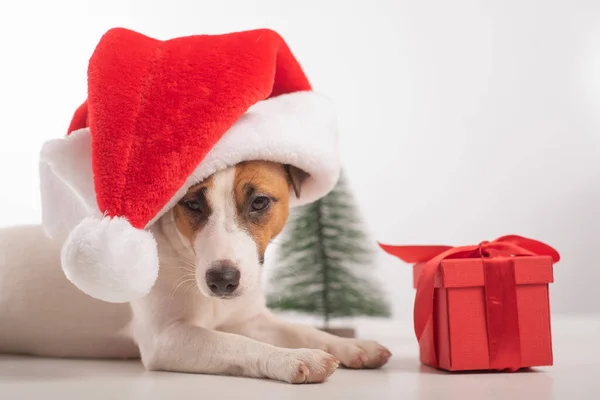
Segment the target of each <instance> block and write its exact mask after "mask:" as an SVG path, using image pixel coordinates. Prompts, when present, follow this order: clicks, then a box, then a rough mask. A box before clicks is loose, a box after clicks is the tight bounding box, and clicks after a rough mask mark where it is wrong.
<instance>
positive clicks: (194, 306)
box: [0, 168, 390, 383]
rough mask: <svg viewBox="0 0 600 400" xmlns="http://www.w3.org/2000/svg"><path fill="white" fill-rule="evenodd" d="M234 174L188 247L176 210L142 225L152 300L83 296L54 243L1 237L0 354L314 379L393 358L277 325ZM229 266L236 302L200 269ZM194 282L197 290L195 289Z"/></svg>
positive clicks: (371, 345) (23, 233) (222, 180)
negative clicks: (150, 249) (151, 257)
mask: <svg viewBox="0 0 600 400" xmlns="http://www.w3.org/2000/svg"><path fill="white" fill-rule="evenodd" d="M233 178H234V170H233V168H230V169H226V170H223V171H221V172H218V173H216V174H215V175H214V184H213V189H212V190H211V192H210V196H212V198H211V199H210V202H211V204H212V205H213V213H212V214H211V217H210V220H209V222H208V223H207V225H206V226H205V227H204V228H203V230H202V231H201V232H200V233H199V235H198V236H197V238H196V239H195V241H194V250H195V251H193V250H192V248H191V246H190V241H189V239H187V238H186V237H184V236H183V235H182V234H181V233H180V232H179V231H178V229H177V227H176V223H175V221H174V216H173V212H172V211H169V212H167V213H166V214H165V215H164V216H163V217H162V218H160V219H159V220H158V221H157V223H156V224H154V225H153V227H152V228H151V230H152V233H153V234H154V236H155V238H156V241H157V244H158V254H159V257H160V272H159V277H158V280H157V283H156V285H155V286H154V288H153V289H152V291H151V292H150V294H149V295H148V296H146V297H144V298H142V299H140V300H137V301H134V302H131V303H129V304H114V303H105V302H102V301H99V300H96V299H93V298H92V297H89V296H87V295H85V294H84V293H82V292H80V291H79V290H78V289H77V288H76V287H75V286H73V285H72V284H71V283H70V282H69V281H68V280H67V279H66V278H65V276H64V274H63V272H62V271H61V267H60V247H61V243H59V242H55V241H52V240H50V239H48V238H47V237H46V236H45V235H44V233H43V230H42V228H41V227H40V226H22V227H15V228H8V229H3V230H0V352H5V353H24V354H33V355H39V356H50V357H98V358H115V357H117V358H137V357H141V360H142V362H143V364H144V366H145V367H146V368H147V369H149V370H164V371H177V372H192V373H206V374H227V375H243V376H250V377H266V378H271V379H277V380H282V381H286V382H293V383H300V382H321V381H323V380H325V379H326V378H327V377H328V376H329V375H331V374H332V373H333V372H334V370H335V369H336V368H337V366H338V360H339V362H341V363H342V364H343V365H345V366H348V367H352V368H361V367H379V366H381V365H383V364H385V362H387V360H388V358H389V356H390V353H389V352H388V351H387V349H385V348H384V347H382V346H381V345H379V344H378V343H376V342H373V341H367V340H356V339H343V338H339V337H337V336H333V335H330V334H328V333H325V332H322V331H320V330H317V329H314V328H312V327H308V326H303V325H297V324H291V323H287V322H284V321H282V320H280V319H278V318H277V317H275V316H274V315H273V314H272V313H270V312H269V310H268V309H267V308H266V306H265V300H264V296H263V294H262V291H261V289H260V276H259V275H260V268H261V266H260V263H259V261H258V254H257V250H256V245H255V244H254V242H253V241H252V238H251V237H250V236H249V234H248V233H246V232H244V231H243V230H242V229H240V227H238V226H237V225H236V222H235V205H234V200H233V198H232V185H233ZM221 259H228V260H232V261H233V262H235V263H236V265H237V266H238V268H239V269H240V271H241V283H240V287H239V288H238V290H239V291H240V296H238V297H236V298H233V299H227V300H223V299H220V298H217V297H211V296H209V293H210V290H209V289H208V287H207V285H206V283H205V277H204V276H205V275H204V274H205V272H206V270H207V269H208V268H209V266H210V264H211V263H212V262H214V261H216V260H221ZM196 285H197V286H196Z"/></svg>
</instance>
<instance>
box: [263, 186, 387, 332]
mask: <svg viewBox="0 0 600 400" xmlns="http://www.w3.org/2000/svg"><path fill="white" fill-rule="evenodd" d="M370 243H371V241H370V240H369V239H368V237H367V235H366V234H365V232H364V231H363V229H362V227H361V221H360V218H359V215H358V210H357V208H356V206H355V205H354V201H353V196H352V195H351V193H350V191H349V189H348V187H347V184H346V179H345V177H344V175H343V174H342V176H341V177H340V180H339V182H338V184H337V185H336V187H335V188H334V189H333V191H331V192H330V193H329V194H328V195H327V196H325V197H324V198H322V199H321V200H318V201H316V202H314V203H311V204H309V205H306V206H303V207H300V208H298V209H296V210H295V211H294V212H292V214H291V215H290V221H289V224H288V227H287V229H286V232H285V233H284V235H282V240H280V247H279V254H278V261H279V262H278V264H277V268H278V269H277V271H276V272H275V273H274V275H273V277H272V283H273V284H274V285H273V286H274V287H275V288H276V292H274V293H271V294H269V296H268V297H267V304H268V306H269V307H270V308H271V309H273V310H280V311H297V312H301V313H305V314H311V315H318V316H320V317H322V318H323V323H324V327H323V328H325V329H326V330H328V329H329V322H330V320H331V319H333V318H340V317H356V316H378V317H389V316H390V309H389V306H388V304H387V303H386V302H385V300H384V298H383V296H382V295H381V290H380V289H379V288H378V287H376V285H375V284H374V283H373V282H372V281H370V280H369V279H368V278H367V276H368V275H370V274H371V273H372V268H373V255H374V251H373V250H374V249H373V248H372V247H371V246H370Z"/></svg>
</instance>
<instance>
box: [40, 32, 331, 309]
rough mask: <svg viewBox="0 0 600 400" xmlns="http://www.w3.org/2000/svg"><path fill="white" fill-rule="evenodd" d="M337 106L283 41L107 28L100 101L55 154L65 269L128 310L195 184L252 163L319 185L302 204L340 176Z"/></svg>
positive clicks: (46, 214) (78, 118)
mask: <svg viewBox="0 0 600 400" xmlns="http://www.w3.org/2000/svg"><path fill="white" fill-rule="evenodd" d="M337 148H338V143H337V128H336V121H335V118H334V112H333V107H332V105H331V103H330V102H329V101H328V100H327V99H326V98H325V97H323V96H321V95H319V94H317V93H315V92H314V91H312V89H311V85H310V83H309V81H308V79H307V78H306V76H305V75H304V72H303V70H302V68H301V67H300V65H299V64H298V62H297V61H296V59H295V58H294V56H293V55H292V53H291V51H290V49H289V48H288V46H287V45H286V43H285V42H284V41H283V39H282V38H281V37H280V36H279V35H278V34H277V33H275V32H273V31H271V30H253V31H245V32H237V33H231V34H224V35H199V36H188V37H181V38H176V39H172V40H166V41H160V40H156V39H153V38H150V37H148V36H145V35H142V34H139V33H137V32H133V31H130V30H126V29H120V28H119V29H112V30H110V31H108V32H107V33H106V34H105V35H104V36H103V37H102V39H101V40H100V42H99V44H98V45H97V47H96V49H95V51H94V53H93V55H92V57H91V59H90V61H89V67H88V96H87V100H86V101H85V103H83V104H82V105H81V106H80V107H79V108H78V109H77V111H76V112H75V114H74V116H73V118H72V121H71V124H70V127H69V130H68V133H67V135H66V136H65V137H63V138H60V139H55V140H51V141H49V142H47V143H45V144H44V147H43V149H42V152H41V160H40V179H41V194H42V220H43V226H44V228H45V230H46V233H47V234H48V235H49V236H51V237H55V238H60V239H61V240H64V245H63V248H62V253H61V261H62V268H63V270H64V273H65V275H66V276H67V278H68V279H69V280H70V281H71V282H73V283H74V284H75V285H76V286H77V287H79V288H80V289H81V290H82V291H83V292H85V293H87V294H88V295H90V296H92V297H95V298H98V299H101V300H104V301H109V302H127V301H131V300H134V299H136V298H139V297H142V296H144V295H146V294H147V293H148V292H149V291H150V289H151V288H152V286H153V285H154V283H155V280H156V278H157V275H158V267H159V266H158V256H157V248H156V242H155V240H154V237H153V236H152V234H151V233H150V232H149V231H148V228H149V227H150V226H151V225H152V224H153V223H154V222H155V221H156V220H157V219H158V218H160V216H162V215H163V214H164V213H165V212H167V211H168V210H169V209H170V208H172V207H173V206H174V205H175V204H176V203H177V202H178V201H179V200H180V199H181V198H182V197H183V195H184V194H185V192H186V191H187V189H189V188H190V187H191V186H192V185H194V184H196V183H198V182H200V181H202V180H203V179H205V178H207V177H208V176H210V175H211V174H213V173H214V172H216V171H218V170H220V169H223V168H226V167H228V166H232V165H235V164H237V163H239V162H241V161H247V160H266V161H273V162H279V163H283V164H288V165H293V166H295V167H297V168H299V169H301V170H303V171H304V172H306V173H307V174H308V177H307V178H306V180H305V181H304V183H303V187H302V193H301V196H300V197H299V198H296V197H295V196H290V201H291V206H297V205H302V204H306V203H309V202H312V201H314V200H317V199H319V198H320V197H322V196H324V195H325V194H326V193H327V192H329V191H330V190H331V189H332V188H333V186H334V185H335V183H336V182H337V179H338V174H339V155H338V151H337Z"/></svg>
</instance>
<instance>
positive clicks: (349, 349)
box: [327, 339, 392, 368]
mask: <svg viewBox="0 0 600 400" xmlns="http://www.w3.org/2000/svg"><path fill="white" fill-rule="evenodd" d="M327 351H328V352H329V353H330V354H332V355H333V356H334V357H336V358H337V359H338V360H340V362H341V363H342V365H343V366H344V367H346V368H379V367H382V366H383V365H385V364H386V363H387V362H388V360H389V359H390V357H391V355H392V353H391V352H390V351H389V350H388V349H386V348H385V347H383V346H382V345H380V344H379V343H377V342H375V341H372V340H360V339H340V340H336V341H335V342H334V343H332V344H330V345H329V346H328V347H327Z"/></svg>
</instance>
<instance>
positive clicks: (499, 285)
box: [380, 235, 560, 371]
mask: <svg viewBox="0 0 600 400" xmlns="http://www.w3.org/2000/svg"><path fill="white" fill-rule="evenodd" d="M380 246H381V248H382V249H383V250H384V251H386V252H387V253H389V254H392V255H394V256H396V257H398V258H400V259H401V260H403V261H405V262H408V263H412V264H414V267H413V280H414V282H413V284H414V287H415V288H416V289H417V294H416V297H415V306H414V324H415V335H416V337H417V340H418V342H419V350H420V359H421V362H422V363H424V364H426V365H430V366H432V367H436V368H441V369H445V370H449V371H465V370H509V371H516V370H518V369H520V368H526V367H535V366H548V365H552V337H551V329H550V305H549V296H548V285H549V283H551V282H553V273H552V267H553V264H554V263H556V262H558V261H559V260H560V255H559V254H558V252H557V251H556V250H554V249H553V248H552V247H550V246H548V245H546V244H544V243H542V242H539V241H536V240H533V239H528V238H524V237H521V236H516V235H511V236H503V237H501V238H499V239H496V240H494V241H492V242H482V243H480V244H478V245H474V246H462V247H449V246H392V245H384V244H380Z"/></svg>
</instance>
